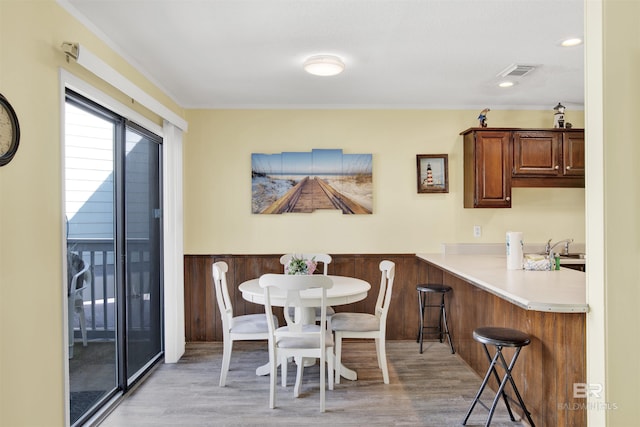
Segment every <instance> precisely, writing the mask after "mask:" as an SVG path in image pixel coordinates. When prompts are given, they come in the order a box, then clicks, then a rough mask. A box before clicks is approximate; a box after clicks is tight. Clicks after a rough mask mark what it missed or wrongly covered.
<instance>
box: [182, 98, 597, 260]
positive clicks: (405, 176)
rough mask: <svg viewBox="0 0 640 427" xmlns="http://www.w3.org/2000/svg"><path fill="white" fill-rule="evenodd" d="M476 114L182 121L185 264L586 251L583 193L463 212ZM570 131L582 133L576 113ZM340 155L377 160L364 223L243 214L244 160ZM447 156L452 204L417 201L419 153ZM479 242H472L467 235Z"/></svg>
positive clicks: (516, 118) (247, 202)
mask: <svg viewBox="0 0 640 427" xmlns="http://www.w3.org/2000/svg"><path fill="white" fill-rule="evenodd" d="M552 104H553V102H550V104H549V105H550V107H549V111H491V112H490V113H489V115H488V122H489V125H490V126H509V127H547V128H548V127H551V126H552V123H553V105H552ZM477 116H478V111H415V110H412V111H406V110H386V111H380V110H293V111H282V110H275V111H274V110H270V111H256V110H250V111H238V110H198V111H195V110H189V111H188V112H187V118H188V121H189V133H188V134H187V136H186V142H185V145H184V164H185V165H186V167H185V178H184V184H185V185H184V191H185V213H184V215H185V221H184V222H185V253H187V254H220V253H235V254H251V253H269V254H273V253H275V254H277V253H282V252H291V251H294V252H295V251H298V252H303V251H320V252H329V253H414V252H434V251H439V250H440V244H441V243H445V242H446V243H453V242H474V243H487V242H497V243H501V242H503V241H504V238H505V232H506V231H508V230H518V231H523V232H524V236H525V241H527V242H531V243H534V242H535V243H540V242H546V241H547V240H548V239H549V238H553V239H555V240H560V239H563V238H565V237H573V238H574V239H575V240H576V242H584V239H585V223H584V189H569V188H553V189H533V188H516V189H514V190H513V194H512V199H513V207H512V208H511V209H464V208H463V155H462V153H463V150H462V148H463V144H462V137H461V136H460V135H459V133H460V132H461V131H463V130H465V129H467V128H469V127H472V126H476V125H477V120H476V117H477ZM567 120H568V121H569V122H571V123H573V125H574V126H575V127H583V125H584V123H583V112H582V111H570V110H569V111H567ZM314 148H340V149H343V150H344V152H345V153H351V154H356V153H372V154H373V182H374V190H373V193H374V194H373V198H374V202H373V210H374V213H373V214H372V215H342V214H341V213H340V212H338V211H316V212H314V213H312V214H284V215H256V214H251V173H250V171H251V153H279V152H282V151H310V150H311V149H314ZM442 153H446V154H448V156H449V174H450V175H449V193H448V194H418V193H417V178H416V154H442ZM474 225H480V226H481V227H482V237H481V238H474V237H473V226H474Z"/></svg>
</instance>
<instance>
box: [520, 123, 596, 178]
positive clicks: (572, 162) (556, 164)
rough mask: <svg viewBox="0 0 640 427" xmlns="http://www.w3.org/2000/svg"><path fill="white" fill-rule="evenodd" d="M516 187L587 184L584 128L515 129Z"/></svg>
mask: <svg viewBox="0 0 640 427" xmlns="http://www.w3.org/2000/svg"><path fill="white" fill-rule="evenodd" d="M512 139H513V169H512V176H513V181H512V185H513V186H514V187H584V131H583V130H582V129H575V130H574V129H552V130H515V131H513V136H512Z"/></svg>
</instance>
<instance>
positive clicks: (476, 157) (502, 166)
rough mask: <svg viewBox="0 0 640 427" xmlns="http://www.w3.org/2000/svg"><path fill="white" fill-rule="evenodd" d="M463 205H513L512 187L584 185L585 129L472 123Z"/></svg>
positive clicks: (466, 152) (466, 147) (466, 149)
mask: <svg viewBox="0 0 640 427" xmlns="http://www.w3.org/2000/svg"><path fill="white" fill-rule="evenodd" d="M461 135H463V139H464V207H465V208H510V207H511V188H512V187H584V130H583V129H514V128H470V129H467V130H465V131H464V132H462V133H461Z"/></svg>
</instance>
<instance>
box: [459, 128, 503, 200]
mask: <svg viewBox="0 0 640 427" xmlns="http://www.w3.org/2000/svg"><path fill="white" fill-rule="evenodd" d="M481 129H482V130H469V131H465V132H463V135H464V207H465V208H510V207H511V164H512V163H513V162H512V160H511V158H512V157H511V133H510V132H508V131H505V130H500V129H496V130H491V129H488V128H481Z"/></svg>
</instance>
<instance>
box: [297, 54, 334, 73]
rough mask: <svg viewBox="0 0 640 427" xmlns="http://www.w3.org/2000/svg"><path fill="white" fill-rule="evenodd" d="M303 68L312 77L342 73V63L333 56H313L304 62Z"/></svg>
mask: <svg viewBox="0 0 640 427" xmlns="http://www.w3.org/2000/svg"><path fill="white" fill-rule="evenodd" d="M303 68H304V70H305V71H306V72H307V73H309V74H313V75H314V76H335V75H337V74H340V73H341V72H343V71H344V62H342V59H340V58H339V57H337V56H335V55H313V56H310V57H309V58H307V59H306V60H305V61H304V65H303Z"/></svg>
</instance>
